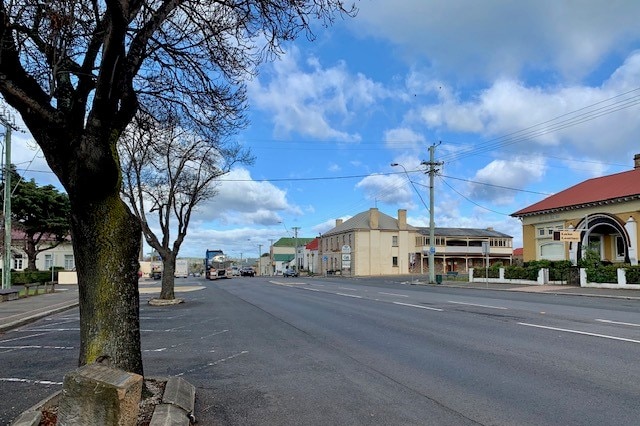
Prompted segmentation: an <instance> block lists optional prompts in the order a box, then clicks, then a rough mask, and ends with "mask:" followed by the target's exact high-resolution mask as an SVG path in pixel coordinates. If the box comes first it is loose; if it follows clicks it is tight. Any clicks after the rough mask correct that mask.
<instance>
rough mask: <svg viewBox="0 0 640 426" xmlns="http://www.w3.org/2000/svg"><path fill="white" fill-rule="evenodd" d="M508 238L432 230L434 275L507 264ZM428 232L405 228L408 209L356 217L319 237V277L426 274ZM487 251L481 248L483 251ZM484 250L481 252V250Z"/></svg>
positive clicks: (478, 232) (477, 231) (474, 231)
mask: <svg viewBox="0 0 640 426" xmlns="http://www.w3.org/2000/svg"><path fill="white" fill-rule="evenodd" d="M512 241H513V237H511V236H509V235H506V234H503V233H501V232H498V231H495V230H493V229H491V228H488V229H470V228H437V227H436V228H435V242H434V249H435V253H434V258H435V273H436V274H445V273H447V272H460V273H467V272H468V268H470V267H474V266H476V267H478V266H482V265H484V262H485V261H486V260H487V259H488V260H489V263H491V264H493V263H495V262H497V261H501V262H503V263H505V264H509V263H511V257H512V252H513V247H512ZM430 247H431V245H430V244H429V229H428V228H418V227H414V226H411V225H409V224H407V211H406V210H404V209H400V210H398V218H397V219H396V218H393V217H391V216H389V215H386V214H384V213H381V212H380V211H378V209H377V208H371V209H369V210H368V211H365V212H362V213H358V214H357V215H355V216H353V217H352V218H350V219H349V220H346V221H342V219H338V220H336V226H335V227H334V228H333V229H331V230H330V231H329V232H326V233H325V234H323V235H321V237H320V244H319V253H318V255H319V257H320V259H321V268H320V269H321V273H328V274H332V273H341V274H343V275H351V276H376V275H402V274H409V273H423V274H426V273H428V272H429V269H428V261H427V259H428V253H429V249H430ZM485 247H486V249H485ZM485 250H486V252H485Z"/></svg>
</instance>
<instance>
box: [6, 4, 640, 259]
mask: <svg viewBox="0 0 640 426" xmlns="http://www.w3.org/2000/svg"><path fill="white" fill-rule="evenodd" d="M356 5H357V7H358V8H359V12H358V14H357V16H356V17H355V18H349V17H345V18H338V19H336V21H335V22H334V23H333V25H331V26H329V27H324V26H322V25H319V23H314V27H313V30H314V36H315V38H314V39H313V40H308V39H307V38H306V37H305V36H304V35H302V36H301V38H299V39H298V40H296V41H295V42H292V43H290V44H286V45H284V46H283V48H284V54H283V55H282V56H281V57H280V58H279V59H278V60H275V61H273V62H269V63H265V64H264V65H263V66H262V67H261V68H260V72H259V74H258V75H257V76H256V77H255V78H253V79H252V80H249V81H247V87H248V100H249V104H248V106H249V110H248V118H249V120H250V125H249V126H248V127H247V128H246V129H243V130H241V131H240V132H238V134H237V135H235V141H237V142H238V143H240V144H241V145H243V146H244V147H246V148H248V149H250V150H251V152H252V153H253V155H254V156H255V162H254V163H253V164H251V165H245V166H238V167H236V168H234V169H233V170H231V172H230V173H228V174H227V175H225V176H224V177H223V178H221V181H220V182H219V187H218V188H219V193H218V195H217V196H216V197H215V198H214V199H212V200H210V201H208V202H206V203H203V204H202V205H200V206H199V207H198V209H197V211H196V212H195V213H194V215H193V217H192V220H191V224H190V226H189V230H188V234H187V237H186V239H185V241H184V243H183V245H182V248H181V250H180V254H179V256H180V257H200V258H202V257H204V253H205V250H207V249H222V250H223V251H225V253H226V254H228V255H230V256H232V257H236V258H245V259H246V258H248V257H252V258H255V257H256V256H257V255H258V253H266V252H268V251H269V245H270V244H271V242H272V241H277V240H278V239H280V238H283V237H293V236H294V235H296V233H297V235H298V236H299V237H308V238H311V237H316V236H318V235H320V234H322V233H324V232H327V231H329V230H330V229H331V228H333V226H334V225H335V221H336V219H343V220H346V219H348V218H350V217H352V216H354V215H356V214H358V213H360V212H362V211H365V210H368V209H369V208H372V207H377V208H378V209H379V210H380V211H381V212H383V213H386V214H388V215H390V216H393V217H397V211H398V209H406V210H407V222H408V223H409V224H410V225H413V226H424V227H427V226H429V210H428V209H429V176H428V175H427V174H426V173H425V171H426V168H425V166H424V165H421V163H423V162H425V161H429V147H432V146H433V147H434V148H433V150H434V159H435V161H436V162H438V163H442V164H441V165H440V166H438V173H437V175H436V176H435V178H434V220H435V225H436V227H465V228H488V227H492V228H494V229H495V230H497V231H500V232H503V233H506V234H508V235H511V236H512V237H513V244H514V247H521V246H522V228H521V223H520V221H519V220H518V219H516V218H513V217H511V216H510V215H511V214H512V213H514V212H516V211H518V210H520V209H522V208H524V207H527V206H529V205H531V204H533V203H535V202H538V201H540V200H541V199H543V198H545V197H547V196H549V195H551V194H554V193H557V192H559V191H562V190H563V189H566V188H568V187H570V186H572V185H575V184H577V183H579V182H582V181H584V180H586V179H590V178H594V177H598V176H603V175H608V174H612V173H618V172H622V171H626V170H630V169H632V168H633V156H634V154H638V153H640V120H639V119H638V116H639V113H640V25H638V17H639V16H640V2H638V1H636V0H618V1H596V0H565V1H557V0H523V1H518V2H514V1H511V0H487V1H482V2H478V1H475V0H447V1H441V0H439V1H428V2H427V1H424V0H398V1H385V0H362V1H359V2H357V3H356ZM18 124H19V117H18ZM12 162H13V163H14V164H16V165H17V166H18V169H19V171H20V172H21V173H22V174H24V176H25V177H26V178H27V179H31V178H33V179H35V180H36V182H37V183H38V184H39V185H46V184H54V185H57V186H59V183H57V179H56V177H55V175H53V174H52V173H51V171H50V169H49V168H48V167H47V165H46V161H45V160H44V158H43V157H42V154H41V153H40V152H39V151H38V150H37V149H36V145H35V142H34V141H33V139H32V138H31V137H30V135H29V134H28V133H27V132H24V133H14V134H13V139H12ZM392 163H397V164H399V166H395V167H392V166H391V164H392ZM152 226H153V224H152ZM153 227H154V229H157V228H158V227H157V226H153ZM145 252H146V253H148V252H150V248H148V247H145Z"/></svg>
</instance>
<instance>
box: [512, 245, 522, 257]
mask: <svg viewBox="0 0 640 426" xmlns="http://www.w3.org/2000/svg"><path fill="white" fill-rule="evenodd" d="M523 253H524V249H523V248H522V247H518V248H514V249H513V255H514V256H520V257H522V255H523Z"/></svg>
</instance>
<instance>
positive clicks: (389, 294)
mask: <svg viewBox="0 0 640 426" xmlns="http://www.w3.org/2000/svg"><path fill="white" fill-rule="evenodd" d="M378 294H386V295H387V296H398V297H409V296H407V295H406V294H398V293H385V292H384V291H379V292H378Z"/></svg>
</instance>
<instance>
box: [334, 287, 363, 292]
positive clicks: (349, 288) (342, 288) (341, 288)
mask: <svg viewBox="0 0 640 426" xmlns="http://www.w3.org/2000/svg"><path fill="white" fill-rule="evenodd" d="M338 288H339V289H340V290H349V291H358V289H357V288H351V287H338Z"/></svg>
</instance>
